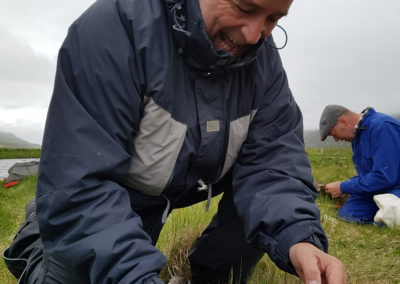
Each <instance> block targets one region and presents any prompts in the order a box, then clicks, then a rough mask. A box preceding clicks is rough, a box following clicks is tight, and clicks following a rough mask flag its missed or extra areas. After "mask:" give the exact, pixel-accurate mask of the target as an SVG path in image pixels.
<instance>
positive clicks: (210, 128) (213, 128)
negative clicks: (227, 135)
mask: <svg viewBox="0 0 400 284" xmlns="http://www.w3.org/2000/svg"><path fill="white" fill-rule="evenodd" d="M217 131H219V120H208V121H207V132H217Z"/></svg>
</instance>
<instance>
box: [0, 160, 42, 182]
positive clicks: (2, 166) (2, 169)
mask: <svg viewBox="0 0 400 284" xmlns="http://www.w3.org/2000/svg"><path fill="white" fill-rule="evenodd" d="M30 161H39V159H0V179H3V178H5V177H8V169H9V168H11V166H12V165H14V164H15V163H22V162H30Z"/></svg>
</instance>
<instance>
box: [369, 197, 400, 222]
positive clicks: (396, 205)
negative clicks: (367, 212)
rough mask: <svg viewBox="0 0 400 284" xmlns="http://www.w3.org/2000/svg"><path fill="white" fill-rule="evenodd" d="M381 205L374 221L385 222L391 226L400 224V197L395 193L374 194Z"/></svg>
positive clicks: (378, 204) (376, 201)
mask: <svg viewBox="0 0 400 284" xmlns="http://www.w3.org/2000/svg"><path fill="white" fill-rule="evenodd" d="M374 200H375V203H376V205H377V206H378V207H379V210H378V212H376V214H375V217H374V221H375V222H383V223H385V224H386V225H387V226H389V227H394V226H400V198H398V197H397V196H396V195H394V194H390V193H385V194H378V195H375V196H374Z"/></svg>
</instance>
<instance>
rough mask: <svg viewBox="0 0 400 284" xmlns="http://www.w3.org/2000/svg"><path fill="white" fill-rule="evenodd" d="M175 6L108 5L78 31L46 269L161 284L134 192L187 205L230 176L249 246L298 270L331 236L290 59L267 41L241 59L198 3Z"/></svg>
mask: <svg viewBox="0 0 400 284" xmlns="http://www.w3.org/2000/svg"><path fill="white" fill-rule="evenodd" d="M166 2H168V3H167V4H168V5H166ZM166 2H164V0H154V1H153V0H152V1H148V0H98V1H97V2H96V3H94V5H93V6H91V7H90V8H89V9H88V10H87V11H86V12H85V13H84V14H83V15H82V16H81V17H80V18H79V19H78V20H77V21H76V22H75V23H74V24H73V25H72V26H71V27H70V29H69V32H68V36H67V38H66V39H65V42H64V43H63V45H62V47H61V49H60V52H59V57H58V65H57V73H56V80H55V86H54V93H53V96H52V100H51V104H50V108H49V113H48V117H47V122H46V129H45V135H44V140H43V147H42V156H41V165H40V172H39V180H38V187H37V204H38V205H37V215H38V220H39V227H40V232H41V236H42V240H43V243H44V247H45V250H46V253H45V259H46V260H45V261H47V262H48V263H50V264H51V263H61V264H62V265H63V266H64V267H66V269H68V270H69V271H71V273H73V274H74V275H76V277H77V278H78V279H81V281H82V283H89V282H90V283H111V282H112V283H117V282H118V283H131V282H137V283H139V282H142V281H144V279H149V278H154V279H157V274H158V272H159V271H160V269H161V268H162V267H163V265H164V264H165V257H164V256H163V255H162V253H161V252H160V251H158V250H157V249H156V248H155V247H154V246H153V245H152V244H151V240H150V238H149V236H148V235H147V234H146V233H145V231H144V230H143V229H142V223H141V220H140V218H139V216H138V215H137V214H136V213H135V212H134V211H133V210H132V208H131V204H130V198H129V193H130V192H131V191H133V190H138V191H140V192H143V193H145V194H147V195H152V196H160V195H163V196H164V197H165V198H167V199H168V200H170V201H171V203H172V204H175V207H180V206H186V205H190V204H193V203H195V202H198V201H201V200H205V199H206V198H207V192H199V191H198V181H199V180H200V179H201V180H203V181H204V182H205V183H206V184H209V185H212V188H213V192H214V193H218V192H221V191H222V187H221V186H220V183H221V182H222V180H223V178H224V177H228V176H229V177H231V179H232V181H231V182H229V183H230V184H232V186H233V190H234V202H235V205H236V208H237V211H238V213H239V215H240V217H241V218H242V220H243V222H244V226H245V232H246V236H247V239H248V241H249V242H250V243H252V244H253V245H254V246H255V247H257V248H260V249H263V250H264V251H266V252H267V253H268V254H269V255H270V257H271V258H272V259H273V260H274V261H275V262H276V263H277V265H278V266H279V267H281V268H282V269H284V270H287V271H289V272H292V273H294V270H293V267H292V266H291V264H290V261H289V258H288V250H289V248H290V247H291V246H292V245H293V244H295V243H297V242H300V241H308V242H311V243H314V244H315V245H316V246H318V247H320V248H321V249H324V250H326V249H327V240H326V237H325V235H324V232H323V230H322V228H321V225H320V221H319V218H320V216H319V210H318V207H317V206H316V205H315V203H314V198H315V195H316V193H315V190H314V187H313V181H312V176H311V171H310V165H309V162H308V159H307V156H306V154H305V151H304V144H303V139H302V116H301V112H300V110H299V108H298V106H297V104H296V103H295V101H294V99H293V97H292V94H291V92H290V89H289V86H288V81H287V77H286V74H285V72H284V69H283V67H282V64H281V60H280V57H279V54H278V52H277V50H276V49H275V48H273V47H271V44H272V43H271V42H272V40H271V39H268V40H270V41H271V42H270V43H267V41H266V40H261V41H260V42H259V44H257V45H256V46H255V47H254V49H253V50H251V51H250V52H249V53H248V54H247V55H246V56H244V57H243V58H242V59H241V61H239V62H232V58H230V56H229V55H228V54H227V53H225V52H221V51H216V50H214V49H213V47H212V44H211V42H210V41H209V40H208V38H207V35H206V33H205V29H204V24H203V21H202V17H201V14H200V10H199V6H198V3H197V1H195V0H187V1H186V2H185V4H186V9H185V10H183V12H182V10H181V9H179V8H180V6H176V4H177V3H175V2H177V1H166ZM178 4H179V3H178ZM167 8H168V9H169V11H171V12H167V11H168V10H167ZM182 13H183V15H182ZM183 16H186V18H187V19H188V21H187V23H186V22H185V21H184V18H183ZM77 282H79V281H77Z"/></svg>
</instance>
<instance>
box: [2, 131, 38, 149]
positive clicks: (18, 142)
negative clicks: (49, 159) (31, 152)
mask: <svg viewBox="0 0 400 284" xmlns="http://www.w3.org/2000/svg"><path fill="white" fill-rule="evenodd" d="M0 148H29V149H39V148H41V146H40V145H39V144H34V143H30V142H28V141H25V140H23V139H21V138H18V137H17V136H15V135H14V134H12V133H8V132H0Z"/></svg>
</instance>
